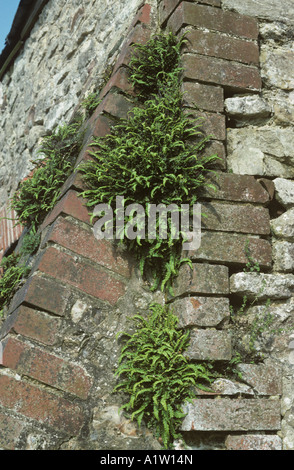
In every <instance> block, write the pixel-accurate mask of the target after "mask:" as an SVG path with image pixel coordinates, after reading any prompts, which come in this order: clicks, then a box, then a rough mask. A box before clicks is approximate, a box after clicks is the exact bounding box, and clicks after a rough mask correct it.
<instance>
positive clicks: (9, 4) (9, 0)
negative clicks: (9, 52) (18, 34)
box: [0, 0, 20, 53]
mask: <svg viewBox="0 0 294 470" xmlns="http://www.w3.org/2000/svg"><path fill="white" fill-rule="evenodd" d="M19 2H20V0H0V53H1V51H2V49H3V47H4V44H5V38H6V36H7V35H8V33H9V31H10V29H11V26H12V22H13V18H14V15H15V13H16V10H17V7H18V5H19Z"/></svg>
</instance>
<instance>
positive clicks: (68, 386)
mask: <svg viewBox="0 0 294 470" xmlns="http://www.w3.org/2000/svg"><path fill="white" fill-rule="evenodd" d="M2 347H3V357H2V362H1V365H2V366H4V367H8V368H9V369H12V370H15V371H16V372H17V373H19V374H25V375H28V376H29V377H32V378H33V379H35V380H38V381H39V382H43V383H45V384H46V385H50V386H52V387H55V388H58V389H60V390H63V391H65V392H67V393H70V394H73V395H75V396H77V397H79V398H82V399H84V400H85V399H86V398H87V397H88V395H89V392H90V389H91V387H92V379H91V378H90V376H89V375H88V374H87V373H86V372H85V370H84V369H83V368H82V367H80V366H78V365H76V364H71V363H69V362H67V361H65V360H64V359H62V358H60V357H57V356H55V355H54V354H51V353H48V352H46V351H44V350H42V349H40V348H37V347H33V346H31V345H29V344H27V343H25V342H23V341H20V340H19V339H16V338H14V337H13V336H9V337H8V338H6V339H5V340H4V341H3V342H2Z"/></svg>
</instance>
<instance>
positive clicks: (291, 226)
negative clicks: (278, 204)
mask: <svg viewBox="0 0 294 470" xmlns="http://www.w3.org/2000/svg"><path fill="white" fill-rule="evenodd" d="M287 181H288V180H287ZM293 188H294V186H293ZM271 230H272V233H273V234H274V235H275V237H277V238H284V239H286V240H289V241H294V208H292V209H289V210H288V211H287V212H284V214H282V215H280V217H277V218H276V219H273V220H271Z"/></svg>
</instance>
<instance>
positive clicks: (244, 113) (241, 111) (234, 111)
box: [225, 95, 271, 120]
mask: <svg viewBox="0 0 294 470" xmlns="http://www.w3.org/2000/svg"><path fill="white" fill-rule="evenodd" d="M225 109H226V112H227V114H229V115H230V116H232V117H234V118H237V119H239V120H246V119H248V118H250V119H252V118H254V119H256V118H261V117H268V116H270V114H271V107H270V105H269V104H268V103H267V102H266V101H265V100H264V99H263V98H261V97H260V96H258V95H247V96H234V97H232V98H227V99H226V101H225Z"/></svg>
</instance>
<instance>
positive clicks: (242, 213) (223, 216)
mask: <svg viewBox="0 0 294 470" xmlns="http://www.w3.org/2000/svg"><path fill="white" fill-rule="evenodd" d="M201 210H202V213H203V214H205V217H202V228H203V230H219V231H223V232H242V233H251V234H257V235H269V233H270V216H269V211H268V209H266V208H263V207H256V206H253V205H247V204H246V205H243V204H242V205H236V204H222V203H218V202H209V203H202V204H201Z"/></svg>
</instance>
